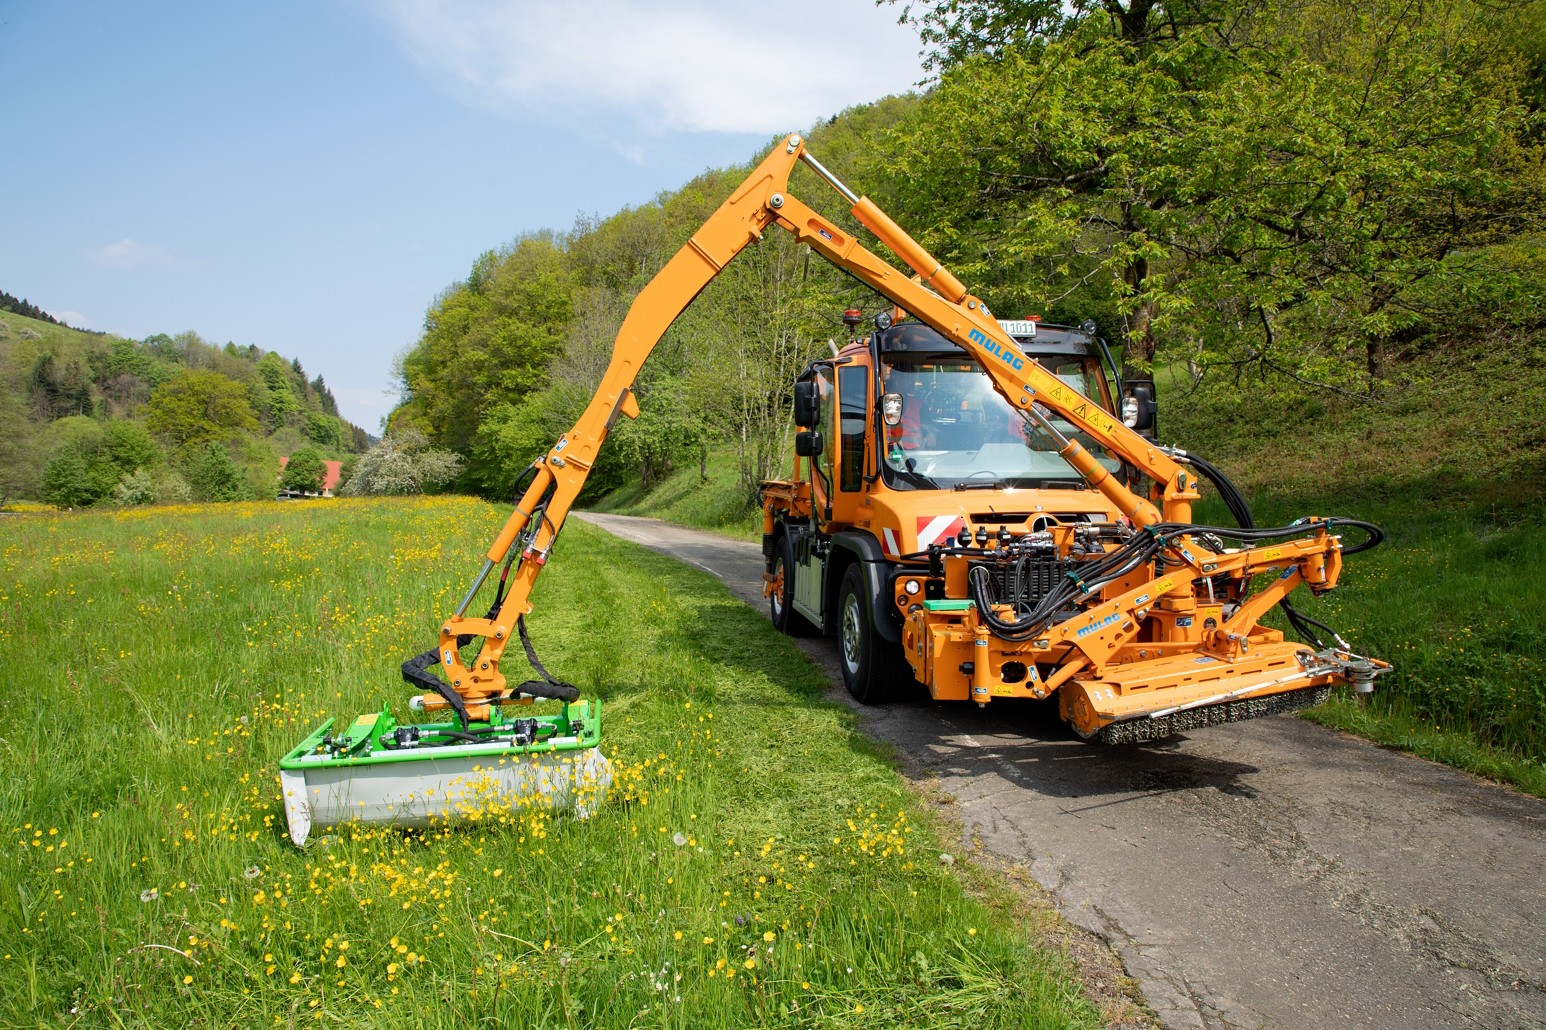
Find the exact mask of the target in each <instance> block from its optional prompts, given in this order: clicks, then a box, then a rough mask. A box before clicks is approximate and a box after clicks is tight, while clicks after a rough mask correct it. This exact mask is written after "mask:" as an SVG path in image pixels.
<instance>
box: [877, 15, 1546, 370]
mask: <svg viewBox="0 0 1546 1030" xmlns="http://www.w3.org/2000/svg"><path fill="white" fill-rule="evenodd" d="M982 6H984V7H986V6H991V5H982ZM1115 7H1116V5H1114V4H1103V5H1102V6H1101V11H1102V12H1103V13H1107V12H1110V11H1111V10H1112V9H1114V8H1115ZM1140 7H1143V8H1144V9H1146V11H1147V14H1146V17H1147V18H1149V19H1150V20H1149V21H1146V22H1145V24H1146V25H1147V26H1148V29H1146V30H1145V31H1144V33H1143V34H1142V35H1141V36H1135V35H1134V34H1133V32H1131V31H1129V26H1128V25H1127V23H1125V22H1122V20H1121V18H1119V17H1116V15H1115V14H1112V15H1111V17H1112V18H1115V19H1116V20H1115V21H1114V22H1113V21H1110V20H1102V18H1099V17H1094V16H1090V17H1085V18H1083V19H1082V20H1080V19H1078V18H1076V19H1075V20H1074V21H1073V22H1071V23H1068V24H1065V25H1063V26H1061V29H1060V31H1061V33H1062V34H1061V35H1060V36H1058V37H1056V38H1042V37H1038V38H1035V39H1032V40H1029V41H1026V42H1023V43H1017V44H1015V45H1013V46H1008V47H1006V48H1004V49H1003V50H1002V51H992V52H984V53H980V54H978V55H977V56H964V57H960V58H959V60H958V63H956V64H954V66H952V67H951V68H949V69H948V70H947V71H946V72H945V73H944V74H943V75H942V77H941V81H940V85H939V87H938V88H937V89H936V90H935V91H934V92H933V93H932V94H931V95H930V96H929V97H928V98H927V99H926V100H925V102H924V105H923V109H922V111H921V113H920V115H919V117H918V119H917V120H916V121H915V122H914V124H913V125H912V126H910V127H909V128H907V129H905V130H904V131H902V132H901V133H899V134H898V137H899V138H898V139H897V140H896V142H895V144H894V145H892V146H889V147H887V148H886V152H887V153H892V154H905V155H908V157H907V159H906V160H905V161H901V162H898V163H897V167H896V168H895V170H894V172H892V173H890V184H891V185H890V188H891V189H892V191H893V193H894V194H895V195H897V196H898V197H900V198H901V203H900V205H899V206H900V207H901V208H902V211H901V215H902V216H903V218H904V220H905V221H906V222H907V224H909V225H917V226H921V232H920V234H919V235H921V236H922V237H923V238H924V241H925V242H926V243H927V244H929V245H930V246H932V247H933V248H934V249H935V252H936V253H937V254H939V256H940V257H941V259H942V260H944V261H945V262H946V263H947V264H949V265H951V266H952V267H953V268H954V269H955V271H957V273H958V274H961V275H962V278H963V279H964V280H965V281H967V282H970V283H972V284H973V285H974V286H975V287H978V288H979V289H981V291H982V293H983V295H984V299H986V300H987V301H988V302H989V303H990V305H991V306H992V307H993V308H995V309H997V310H1000V311H1004V312H1006V313H1017V312H1037V311H1040V312H1043V313H1045V312H1049V311H1058V310H1062V311H1068V310H1070V309H1072V310H1073V311H1075V312H1078V316H1077V317H1083V315H1084V314H1093V315H1094V316H1095V317H1096V318H1097V319H1098V321H1100V322H1101V324H1102V325H1106V326H1110V327H1113V328H1116V327H1120V330H1121V335H1123V336H1125V338H1126V341H1127V344H1128V346H1129V350H1130V353H1131V354H1133V355H1134V356H1136V357H1137V358H1139V359H1140V360H1148V359H1151V358H1152V357H1153V355H1154V350H1155V347H1156V344H1157V343H1159V342H1161V341H1162V340H1163V341H1164V342H1166V343H1167V344H1168V345H1170V346H1172V347H1174V348H1175V349H1176V350H1177V351H1179V350H1180V349H1181V348H1182V347H1185V348H1186V349H1187V350H1188V351H1189V352H1196V351H1199V350H1200V351H1201V355H1202V360H1203V362H1204V363H1205V364H1207V363H1212V364H1215V365H1223V364H1228V365H1233V366H1234V367H1236V368H1240V367H1243V366H1245V365H1248V364H1256V365H1259V366H1261V367H1263V368H1270V369H1273V370H1275V371H1277V372H1281V373H1284V374H1286V375H1289V376H1294V377H1296V378H1301V379H1305V380H1309V381H1315V382H1328V383H1331V384H1338V383H1341V384H1346V383H1348V382H1350V381H1361V380H1364V379H1366V378H1367V377H1373V376H1377V375H1379V374H1380V372H1381V371H1382V360H1383V359H1382V357H1381V355H1382V354H1383V351H1384V346H1385V341H1386V340H1387V339H1389V338H1390V336H1391V334H1392V333H1393V332H1397V331H1399V330H1400V329H1401V328H1402V326H1403V325H1405V324H1410V322H1411V321H1412V320H1413V319H1414V317H1415V315H1416V312H1415V311H1414V307H1413V303H1414V300H1415V297H1416V292H1417V290H1416V288H1417V287H1419V286H1420V284H1423V283H1424V282H1425V281H1426V280H1428V279H1430V278H1432V277H1435V276H1443V275H1449V274H1453V273H1454V272H1455V271H1456V266H1452V265H1451V264H1448V263H1446V258H1447V257H1448V256H1449V255H1450V254H1451V253H1453V252H1454V251H1456V250H1457V249H1461V248H1468V247H1475V246H1478V245H1483V244H1487V243H1490V242H1495V241H1497V240H1499V239H1502V238H1506V237H1507V236H1509V235H1510V234H1517V233H1519V232H1522V231H1524V230H1525V229H1527V228H1528V227H1529V226H1531V225H1532V224H1538V219H1539V215H1538V212H1539V211H1540V204H1539V203H1537V202H1536V201H1535V200H1534V199H1532V198H1534V197H1536V196H1537V195H1538V192H1539V181H1538V179H1536V180H1532V179H1531V176H1532V175H1536V174H1538V173H1536V172H1532V171H1531V170H1532V169H1538V168H1539V165H1540V157H1539V155H1538V153H1536V152H1535V151H1534V149H1533V147H1532V145H1531V144H1530V143H1529V142H1528V141H1527V139H1526V137H1525V134H1524V132H1525V128H1526V121H1525V119H1524V115H1523V112H1522V110H1521V108H1520V106H1519V105H1518V104H1517V103H1516V102H1515V100H1514V95H1515V93H1516V91H1517V84H1514V85H1510V84H1509V82H1508V81H1507V80H1508V78H1509V73H1508V72H1507V69H1506V68H1494V69H1491V70H1490V71H1488V72H1487V73H1485V74H1483V73H1481V72H1479V71H1477V63H1476V62H1477V59H1478V55H1477V47H1478V46H1489V45H1493V44H1494V43H1496V40H1491V41H1490V42H1489V39H1490V37H1489V36H1488V35H1487V34H1486V33H1483V32H1481V30H1480V28H1479V26H1480V25H1481V23H1482V22H1483V21H1484V19H1485V17H1486V9H1485V8H1484V7H1483V6H1481V5H1477V4H1465V3H1461V4H1455V5H1447V6H1442V7H1441V6H1438V5H1433V6H1428V5H1396V4H1385V3H1379V2H1375V3H1370V4H1360V5H1347V4H1337V3H1331V2H1327V3H1316V2H1306V3H1298V4H1268V3H1262V4H1255V5H1249V4H1248V5H1235V6H1234V7H1233V8H1231V9H1227V10H1228V11H1229V13H1228V15H1227V16H1225V15H1224V14H1223V13H1221V12H1224V11H1225V10H1226V8H1223V7H1220V8H1217V9H1214V8H1210V7H1206V6H1198V5H1193V6H1192V7H1190V8H1189V10H1190V11H1191V13H1192V14H1194V15H1196V17H1189V18H1186V19H1181V20H1176V21H1171V22H1164V23H1163V25H1161V23H1160V22H1157V21H1155V19H1162V18H1166V17H1168V14H1167V13H1166V11H1165V10H1164V9H1162V8H1161V7H1159V6H1158V5H1140V4H1138V3H1136V2H1135V3H1132V4H1128V5H1127V6H1126V7H1123V8H1121V10H1122V11H1125V12H1127V13H1133V12H1138V11H1139V10H1140ZM1083 10H1093V8H1084V9H1083ZM1156 25H1161V28H1158V29H1157V28H1156ZM1134 31H1136V30H1134ZM1473 37H1476V38H1473ZM953 60H955V58H953ZM877 171H881V172H884V169H881V168H877ZM1457 285H1459V284H1457Z"/></svg>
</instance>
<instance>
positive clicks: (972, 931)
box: [966, 926, 977, 937]
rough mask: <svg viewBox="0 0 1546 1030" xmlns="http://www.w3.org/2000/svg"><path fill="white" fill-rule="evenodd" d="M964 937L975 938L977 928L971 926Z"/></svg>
mask: <svg viewBox="0 0 1546 1030" xmlns="http://www.w3.org/2000/svg"><path fill="white" fill-rule="evenodd" d="M966 936H968V937H976V936H977V928H976V927H975V926H973V927H971V928H970V929H968V930H967V931H966Z"/></svg>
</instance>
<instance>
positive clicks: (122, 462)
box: [102, 422, 161, 473]
mask: <svg viewBox="0 0 1546 1030" xmlns="http://www.w3.org/2000/svg"><path fill="white" fill-rule="evenodd" d="M102 453H103V455H104V456H105V457H106V458H107V460H108V461H109V462H110V463H112V465H113V466H114V467H115V468H116V469H118V470H119V471H120V472H122V473H128V472H134V471H135V470H137V469H151V468H155V467H156V466H158V465H160V464H161V449H160V448H158V447H157V446H156V441H154V440H152V439H151V437H150V433H149V431H148V430H146V428H145V427H144V426H143V425H142V424H140V423H138V422H108V423H106V424H105V425H104V426H103V427H102Z"/></svg>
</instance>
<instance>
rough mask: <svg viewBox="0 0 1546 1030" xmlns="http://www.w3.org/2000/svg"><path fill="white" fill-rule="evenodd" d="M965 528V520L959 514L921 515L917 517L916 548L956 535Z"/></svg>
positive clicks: (919, 548) (923, 547) (921, 548)
mask: <svg viewBox="0 0 1546 1030" xmlns="http://www.w3.org/2000/svg"><path fill="white" fill-rule="evenodd" d="M965 528H966V520H965V519H963V518H962V517H961V516H959V515H934V516H927V515H921V516H919V517H918V550H920V551H922V550H923V549H925V548H926V547H928V546H929V545H930V544H937V543H940V542H941V541H943V540H948V539H949V538H950V537H953V536H958V535H959V534H960V532H961V530H963V529H965Z"/></svg>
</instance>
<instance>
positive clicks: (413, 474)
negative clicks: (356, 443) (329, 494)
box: [339, 429, 462, 497]
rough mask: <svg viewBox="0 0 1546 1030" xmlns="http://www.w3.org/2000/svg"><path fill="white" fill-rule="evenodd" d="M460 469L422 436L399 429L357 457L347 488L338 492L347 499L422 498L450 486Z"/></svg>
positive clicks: (458, 463) (455, 459)
mask: <svg viewBox="0 0 1546 1030" xmlns="http://www.w3.org/2000/svg"><path fill="white" fill-rule="evenodd" d="M461 467H462V461H461V458H459V457H457V455H455V454H454V453H452V452H451V451H448V450H444V449H443V448H439V447H432V446H430V443H429V440H428V439H427V438H426V437H425V436H424V434H423V433H420V432H419V431H417V430H415V429H399V430H397V431H396V432H394V433H388V434H387V435H386V436H385V437H383V438H382V440H381V442H380V443H378V444H377V445H376V446H374V447H372V448H371V449H370V450H368V451H366V452H365V453H364V454H362V455H360V457H359V459H358V460H357V461H356V462H355V466H354V474H353V475H352V476H350V477H349V483H348V485H347V486H346V487H344V488H343V489H341V490H340V491H339V492H340V493H342V494H344V495H346V496H349V497H365V496H370V495H374V494H421V493H424V492H425V491H426V490H433V489H435V488H437V487H441V486H444V485H445V484H447V483H449V482H451V480H453V479H455V478H456V475H457V473H458V472H460V471H461Z"/></svg>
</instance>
